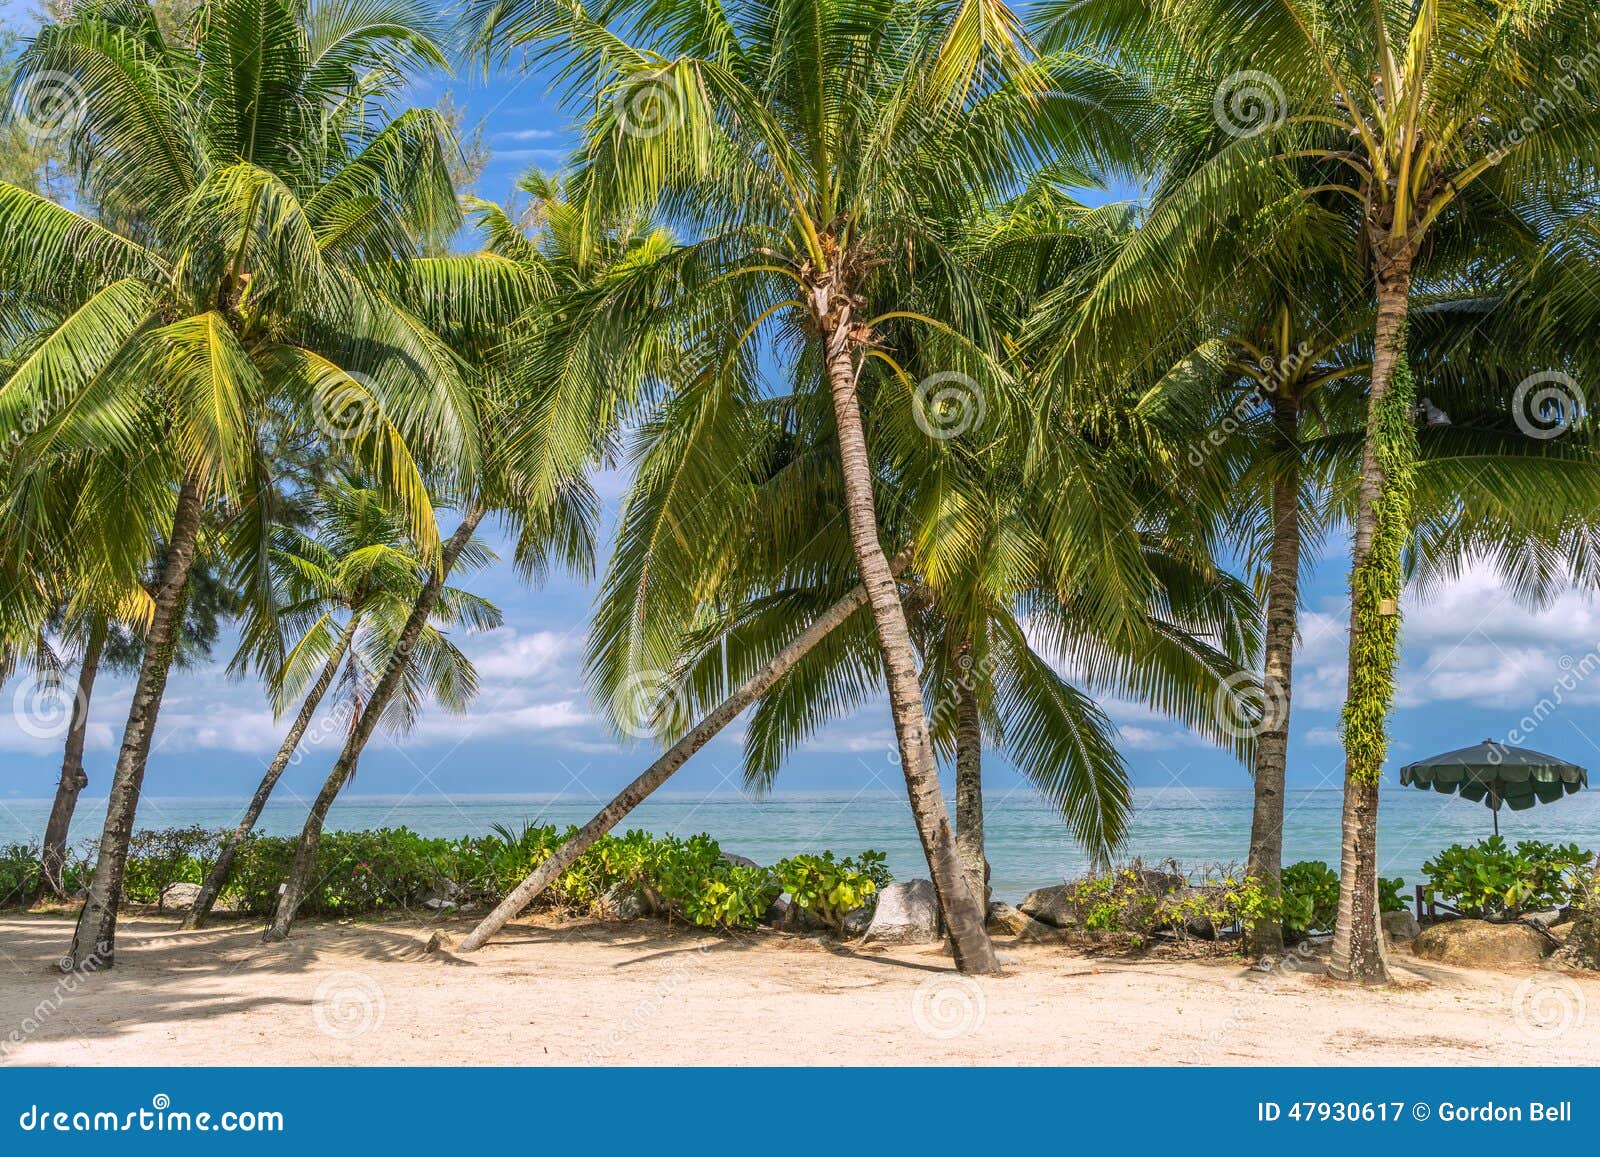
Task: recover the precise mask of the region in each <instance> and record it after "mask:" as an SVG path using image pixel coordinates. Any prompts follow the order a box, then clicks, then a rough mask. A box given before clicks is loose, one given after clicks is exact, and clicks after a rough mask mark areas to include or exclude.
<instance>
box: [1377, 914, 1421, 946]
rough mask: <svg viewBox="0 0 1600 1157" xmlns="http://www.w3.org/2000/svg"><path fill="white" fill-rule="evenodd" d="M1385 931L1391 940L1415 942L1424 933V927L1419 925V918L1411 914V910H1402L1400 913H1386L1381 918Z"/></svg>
mask: <svg viewBox="0 0 1600 1157" xmlns="http://www.w3.org/2000/svg"><path fill="white" fill-rule="evenodd" d="M1381 919H1382V920H1383V930H1384V931H1385V932H1387V933H1388V934H1389V938H1390V939H1391V940H1415V939H1416V938H1417V936H1418V935H1419V934H1420V933H1421V932H1422V925H1420V924H1418V923H1417V918H1416V917H1415V916H1413V915H1412V914H1411V909H1409V908H1402V909H1400V911H1398V912H1385V913H1384V914H1383V916H1382V917H1381Z"/></svg>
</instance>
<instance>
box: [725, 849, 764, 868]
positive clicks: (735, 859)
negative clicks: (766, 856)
mask: <svg viewBox="0 0 1600 1157" xmlns="http://www.w3.org/2000/svg"><path fill="white" fill-rule="evenodd" d="M722 858H723V859H724V860H726V861H727V862H728V863H730V864H732V865H733V866H734V867H736V868H759V867H760V866H761V865H760V864H758V863H756V862H755V861H754V860H752V859H750V858H749V857H747V856H736V855H734V854H733V853H732V852H723V853H722Z"/></svg>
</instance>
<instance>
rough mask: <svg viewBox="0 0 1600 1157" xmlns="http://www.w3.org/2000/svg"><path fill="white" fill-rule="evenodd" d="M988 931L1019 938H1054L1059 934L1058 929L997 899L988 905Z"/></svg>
mask: <svg viewBox="0 0 1600 1157" xmlns="http://www.w3.org/2000/svg"><path fill="white" fill-rule="evenodd" d="M989 931H990V933H991V934H993V935H996V936H1015V937H1017V938H1018V939H1019V940H1054V939H1056V938H1057V937H1058V936H1060V934H1061V932H1060V929H1058V928H1053V927H1051V926H1050V925H1048V924H1043V923H1040V922H1039V921H1038V920H1035V919H1034V918H1033V917H1032V916H1030V915H1028V914H1027V913H1026V912H1023V911H1021V910H1020V909H1017V908H1013V907H1012V906H1011V905H1010V904H1004V903H1001V902H1000V901H999V900H996V901H995V902H994V903H992V904H990V905H989Z"/></svg>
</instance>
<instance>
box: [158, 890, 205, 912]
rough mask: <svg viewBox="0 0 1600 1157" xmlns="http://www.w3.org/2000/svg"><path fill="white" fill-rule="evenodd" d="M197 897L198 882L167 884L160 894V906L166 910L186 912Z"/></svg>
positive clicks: (198, 893)
mask: <svg viewBox="0 0 1600 1157" xmlns="http://www.w3.org/2000/svg"><path fill="white" fill-rule="evenodd" d="M199 898H200V885H199V884H168V885H167V890H166V891H165V892H163V893H162V894H161V907H162V908H163V909H164V910H165V911H168V912H187V911H188V910H189V909H190V908H192V907H194V902H195V901H196V900H198V899H199Z"/></svg>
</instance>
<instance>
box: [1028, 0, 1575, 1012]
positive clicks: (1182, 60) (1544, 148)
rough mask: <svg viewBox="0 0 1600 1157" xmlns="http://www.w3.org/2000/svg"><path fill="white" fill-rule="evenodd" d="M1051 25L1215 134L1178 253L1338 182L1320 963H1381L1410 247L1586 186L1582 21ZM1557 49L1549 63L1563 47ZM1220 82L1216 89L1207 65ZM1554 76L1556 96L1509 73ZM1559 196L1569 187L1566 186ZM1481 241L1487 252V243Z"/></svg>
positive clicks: (1348, 972)
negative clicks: (1326, 820)
mask: <svg viewBox="0 0 1600 1157" xmlns="http://www.w3.org/2000/svg"><path fill="white" fill-rule="evenodd" d="M1040 15H1041V20H1042V21H1043V23H1044V24H1045V26H1046V27H1047V28H1048V29H1049V31H1050V33H1051V36H1052V38H1053V39H1056V40H1059V41H1062V42H1067V43H1075V44H1080V45H1081V44H1085V43H1094V44H1100V45H1104V44H1106V43H1110V44H1113V45H1115V46H1116V48H1117V50H1118V51H1119V52H1121V53H1122V54H1124V55H1125V56H1126V57H1127V58H1128V59H1130V60H1135V61H1138V62H1139V63H1140V64H1141V65H1143V66H1144V67H1145V68H1146V69H1147V71H1148V72H1149V73H1150V74H1151V75H1152V76H1153V77H1155V78H1156V82H1157V83H1158V84H1160V85H1163V86H1171V87H1173V88H1176V89H1186V90H1187V91H1189V92H1191V93H1193V92H1195V91H1196V89H1198V88H1203V89H1205V94H1204V95H1206V96H1208V97H1209V98H1210V101H1211V106H1212V109H1213V111H1214V114H1215V123H1216V124H1217V126H1218V132H1217V134H1215V139H1214V147H1213V150H1212V157H1211V159H1210V161H1209V162H1208V163H1207V164H1205V165H1204V166H1201V167H1200V168H1199V169H1197V170H1196V171H1195V172H1194V173H1193V174H1192V175H1191V176H1190V177H1189V179H1188V182H1187V186H1188V188H1187V194H1186V195H1185V196H1183V197H1181V198H1179V199H1177V200H1176V201H1173V202H1171V203H1169V205H1168V206H1167V209H1166V212H1165V214H1164V216H1163V217H1162V218H1161V219H1156V218H1152V219H1151V222H1150V223H1149V226H1148V227H1147V233H1148V237H1147V244H1148V245H1149V246H1150V247H1152V248H1165V249H1167V250H1168V251H1169V252H1176V251H1179V250H1181V249H1182V248H1183V247H1184V246H1185V245H1186V244H1187V241H1186V239H1185V234H1187V233H1192V232H1193V230H1194V229H1195V227H1196V225H1197V223H1198V222H1209V221H1214V220H1227V219H1230V217H1234V216H1236V215H1237V214H1238V213H1239V211H1240V210H1241V207H1242V208H1243V210H1244V211H1245V213H1246V214H1248V213H1250V212H1251V211H1252V210H1253V209H1254V208H1258V207H1260V206H1262V205H1264V204H1267V203H1270V202H1271V201H1274V200H1279V199H1283V198H1286V197H1288V198H1294V197H1300V198H1308V199H1311V200H1313V201H1315V202H1318V203H1333V202H1335V201H1338V200H1340V199H1345V198H1348V199H1349V203H1350V204H1351V205H1352V206H1354V207H1355V208H1356V213H1357V216H1358V225H1359V228H1358V229H1357V230H1356V231H1355V233H1354V235H1353V243H1354V244H1355V245H1356V246H1358V247H1359V249H1358V256H1359V257H1360V258H1361V260H1362V261H1363V262H1364V263H1365V265H1366V267H1367V269H1368V271H1369V274H1370V277H1371V286H1372V290H1371V292H1372V295H1373V296H1372V301H1373V316H1374V321H1373V327H1372V337H1371V350H1372V352H1371V362H1372V369H1371V374H1370V385H1369V389H1368V397H1367V414H1366V422H1365V438H1364V442H1363V448H1362V459H1361V468H1360V474H1359V479H1360V481H1359V487H1358V490H1357V494H1356V501H1355V510H1354V519H1353V549H1352V568H1351V580H1350V584H1351V620H1350V622H1351V627H1350V686H1349V689H1348V692H1347V697H1346V703H1345V711H1344V734H1345V750H1346V792H1345V810H1344V818H1343V828H1344V840H1343V871H1342V872H1341V877H1340V879H1341V888H1340V902H1339V920H1338V925H1337V933H1336V936H1335V941H1334V952H1333V960H1332V964H1331V967H1330V971H1331V972H1332V974H1333V975H1334V976H1335V977H1337V978H1339V979H1344V980H1354V981H1361V982H1381V981H1383V980H1385V979H1386V978H1387V976H1388V968H1387V963H1386V960H1385V952H1384V939H1383V935H1382V930H1381V928H1380V926H1379V920H1378V899H1377V896H1378V891H1377V889H1378V869H1377V864H1378V859H1377V809H1378V782H1379V779H1380V778H1381V776H1382V769H1383V761H1384V758H1385V754H1386V750H1387V741H1386V718H1387V715H1388V712H1389V709H1390V706H1391V704H1392V701H1393V672H1394V665H1395V658H1396V640H1397V638H1398V627H1399V616H1398V615H1397V614H1394V613H1390V612H1391V608H1392V607H1393V606H1394V605H1396V604H1397V602H1398V598H1399V595H1400V586H1401V554H1402V550H1403V546H1404V542H1405V538H1406V535H1407V533H1408V530H1409V526H1408V522H1409V518H1410V515H1409V507H1410V499H1411V493H1412V486H1413V482H1414V474H1415V472H1414V465H1413V464H1414V460H1415V452H1416V446H1415V438H1414V431H1413V427H1412V425H1411V421H1410V415H1411V409H1412V406H1413V405H1414V404H1415V402H1416V397H1415V390H1414V381H1413V378H1412V374H1411V372H1410V370H1409V368H1408V366H1407V362H1406V357H1405V354H1406V340H1405V331H1406V323H1407V317H1408V312H1409V304H1410V300H1411V294H1412V286H1413V280H1414V277H1415V276H1416V274H1417V272H1418V266H1419V262H1425V261H1426V258H1427V256H1428V253H1429V250H1430V245H1431V244H1432V243H1433V242H1434V241H1435V239H1437V238H1440V237H1445V238H1449V237H1452V236H1454V237H1457V238H1470V237H1472V236H1473V235H1474V230H1475V224H1476V219H1477V218H1478V217H1479V216H1480V215H1481V214H1483V213H1485V212H1490V213H1492V212H1494V206H1495V205H1496V204H1497V203H1500V202H1505V203H1515V202H1517V201H1519V200H1522V199H1523V196H1524V194H1525V193H1526V192H1527V191H1528V190H1530V189H1532V188H1535V187H1537V188H1539V189H1541V190H1542V191H1543V192H1545V193H1546V194H1547V195H1548V198H1549V203H1550V204H1552V205H1556V206H1559V205H1561V204H1563V203H1566V204H1572V203H1576V202H1577V201H1578V200H1581V197H1582V195H1583V190H1584V189H1587V188H1592V182H1593V179H1594V172H1595V167H1596V161H1597V159H1600V85H1597V78H1596V77H1595V75H1594V74H1593V71H1592V70H1586V69H1582V68H1577V67H1576V66H1575V65H1574V63H1573V62H1576V61H1581V60H1582V59H1584V58H1585V54H1586V53H1587V52H1589V51H1590V50H1591V47H1592V45H1593V44H1594V43H1595V41H1596V37H1597V34H1600V12H1597V11H1596V9H1595V8H1594V6H1593V5H1592V4H1590V3H1588V2H1587V0H1466V2H1464V3H1458V4H1450V5H1443V4H1433V3H1422V4H1415V3H1412V2H1411V0H1376V2H1374V3H1372V4H1369V5H1348V4H1339V3H1334V2H1332V0H1272V2H1269V3H1264V4H1251V5H1243V6H1241V5H1237V4H1234V3H1230V2H1228V0H1129V2H1127V3H1114V4H1099V3H1087V2H1085V0H1054V2H1052V3H1047V4H1046V5H1044V6H1043V7H1042V11H1041V14H1040ZM1563 62H1566V63H1563ZM1218 76H1223V77H1225V78H1226V79H1225V80H1224V81H1223V83H1222V84H1221V85H1220V86H1219V85H1218V84H1216V81H1215V78H1216V77H1218ZM1539 76H1553V77H1562V81H1561V99H1559V100H1551V99H1548V98H1547V96H1546V94H1545V93H1544V92H1543V91H1542V90H1541V87H1540V86H1539V85H1537V84H1534V83H1531V81H1530V78H1534V77H1539ZM1569 193H1576V194H1577V197H1576V198H1574V197H1572V196H1569ZM1488 259H1489V260H1491V261H1492V260H1493V257H1492V255H1489V257H1488Z"/></svg>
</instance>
